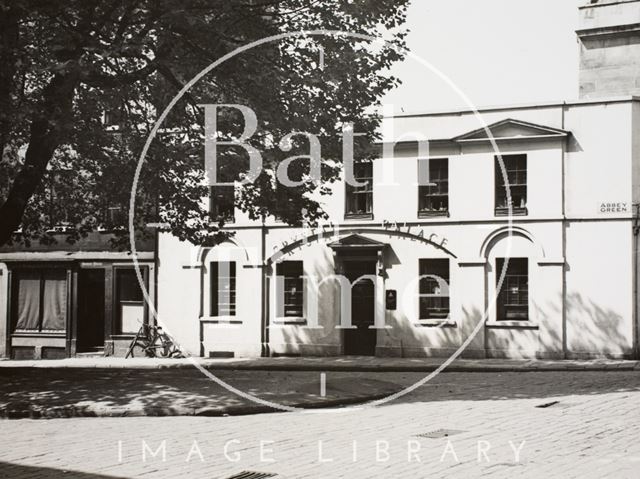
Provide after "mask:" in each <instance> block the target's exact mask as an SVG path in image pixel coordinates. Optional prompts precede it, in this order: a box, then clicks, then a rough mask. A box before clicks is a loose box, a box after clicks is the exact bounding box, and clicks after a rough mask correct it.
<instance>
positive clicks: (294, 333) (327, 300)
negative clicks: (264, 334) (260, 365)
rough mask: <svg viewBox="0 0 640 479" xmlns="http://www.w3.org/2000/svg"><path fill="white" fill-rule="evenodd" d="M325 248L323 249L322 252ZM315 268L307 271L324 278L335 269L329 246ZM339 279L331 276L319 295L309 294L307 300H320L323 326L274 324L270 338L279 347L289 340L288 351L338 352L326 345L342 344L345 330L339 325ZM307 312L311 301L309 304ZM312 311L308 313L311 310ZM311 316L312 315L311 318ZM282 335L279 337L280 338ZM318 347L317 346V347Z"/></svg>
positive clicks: (297, 352)
mask: <svg viewBox="0 0 640 479" xmlns="http://www.w3.org/2000/svg"><path fill="white" fill-rule="evenodd" d="M320 252H321V253H320ZM318 253H320V254H318V255H317V256H314V258H315V261H314V263H313V267H312V269H310V270H308V271H305V274H306V275H308V276H312V277H314V278H315V281H317V282H320V281H322V280H323V279H324V278H328V277H330V276H331V275H333V274H335V273H334V260H333V255H332V253H331V250H330V249H329V248H321V249H320V251H318ZM336 288H337V282H336V281H335V280H327V281H325V282H324V283H322V284H321V285H320V287H319V289H318V290H317V297H316V296H315V295H313V294H307V295H305V296H306V301H307V302H309V301H316V302H317V314H318V324H319V326H320V327H321V329H310V328H305V327H300V326H282V327H278V328H277V329H276V328H274V327H273V326H272V332H271V335H270V342H271V343H273V344H272V346H275V347H277V345H278V343H279V344H280V345H282V344H283V343H284V344H286V353H285V352H284V351H279V350H278V352H279V353H285V354H292V355H295V354H323V352H324V354H336V352H335V351H329V352H326V351H323V349H321V348H323V347H326V346H329V347H333V348H335V347H339V345H340V336H341V332H340V330H338V329H335V326H336V325H337V324H338V322H339V320H340V307H339V301H338V300H337V298H339V293H338V292H337V290H336ZM306 310H307V312H308V311H309V304H307V305H306ZM307 314H308V313H307ZM307 319H309V318H307ZM277 338H279V339H277ZM314 348H315V349H314Z"/></svg>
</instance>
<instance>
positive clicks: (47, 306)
mask: <svg viewBox="0 0 640 479" xmlns="http://www.w3.org/2000/svg"><path fill="white" fill-rule="evenodd" d="M13 278H14V280H13V281H14V282H13V285H14V289H13V292H12V293H13V296H12V297H13V320H14V325H15V330H16V331H64V330H65V329H66V324H67V307H68V305H67V271H66V270H65V269H61V268H51V269H39V270H35V269H34V270H32V269H22V270H14V272H13Z"/></svg>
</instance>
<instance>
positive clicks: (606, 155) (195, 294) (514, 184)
mask: <svg viewBox="0 0 640 479" xmlns="http://www.w3.org/2000/svg"><path fill="white" fill-rule="evenodd" d="M580 15H581V22H582V24H581V28H580V30H579V31H578V37H579V40H580V48H581V55H582V62H581V92H582V93H581V94H582V98H581V99H579V100H575V101H568V102H560V103H549V104H535V105H517V106H510V107H493V108H482V109H479V111H478V112H477V114H476V113H475V112H473V111H446V112H435V113H425V114H420V115H404V116H397V117H394V118H388V119H386V120H385V121H387V122H392V123H393V130H394V137H392V138H385V139H384V141H385V142H397V145H396V148H395V153H394V154H393V155H392V156H387V157H385V156H384V155H381V157H380V158H379V159H377V160H375V161H373V162H372V164H369V165H363V166H359V167H357V168H356V177H357V178H358V179H359V180H360V181H362V182H365V183H366V184H367V186H365V187H360V188H357V189H353V188H351V187H349V186H347V185H345V184H344V183H337V184H335V185H334V187H333V193H332V195H331V196H329V197H325V198H324V199H323V201H324V202H325V207H326V211H327V212H328V213H329V214H330V222H331V225H327V226H326V227H325V228H324V229H322V228H321V229H320V230H315V231H306V230H303V229H296V228H291V227H289V226H287V225H285V224H282V223H278V222H276V221H269V222H267V223H266V224H264V225H261V224H258V223H255V222H251V221H249V220H248V219H247V218H246V217H244V216H243V214H242V213H240V212H239V211H236V212H235V215H234V216H235V221H234V222H233V224H231V225H230V226H229V228H230V229H232V230H234V231H235V232H236V234H235V237H234V238H233V240H231V241H228V242H225V243H223V244H220V245H218V246H216V247H213V248H205V247H200V246H197V245H190V244H187V243H183V242H180V241H178V240H177V239H176V238H174V237H172V236H171V235H170V234H166V233H165V234H161V235H160V238H159V243H158V252H157V254H158V266H157V273H158V277H157V285H158V293H157V309H158V313H159V318H160V321H161V322H162V323H163V324H164V325H165V326H166V327H167V328H168V329H169V331H170V332H171V333H172V334H173V335H174V336H175V337H176V338H177V339H178V341H179V342H180V343H181V344H182V346H183V347H184V348H185V349H186V350H188V351H190V352H191V353H192V354H196V355H202V356H236V357H237V356H259V355H277V354H287V355H343V354H358V355H360V354H364V355H374V354H375V355H381V356H401V357H421V356H447V355H450V354H451V353H452V352H454V351H455V350H457V349H458V348H459V347H460V346H461V345H463V343H464V342H465V341H466V340H467V339H468V338H471V337H472V339H471V340H470V342H469V344H468V345H467V347H466V348H465V351H464V353H463V357H481V358H482V357H513V358H520V357H524V358H592V357H616V358H623V357H624V358H629V357H638V327H637V325H638V319H637V304H638V301H637V286H636V284H637V280H636V278H637V238H638V236H637V234H638V231H637V229H636V228H635V224H636V223H635V220H634V205H635V204H637V203H638V202H639V200H640V197H639V195H640V190H639V187H640V172H639V167H640V98H636V97H634V96H633V95H634V94H640V74H638V70H637V68H635V65H634V62H637V58H638V56H637V55H636V54H635V49H636V48H637V44H638V41H637V40H638V39H639V38H640V33H639V31H638V25H640V2H638V1H637V0H631V1H622V2H620V1H617V2H613V1H598V2H589V3H588V4H585V5H584V6H583V7H581V8H580ZM483 124H486V125H488V129H489V130H490V132H491V134H492V136H493V137H494V139H495V145H494V144H492V142H491V141H490V140H489V138H488V136H487V130H486V129H485V128H483ZM407 132H414V133H415V132H420V133H421V134H423V135H424V136H425V137H426V138H428V140H429V144H430V152H429V157H428V158H424V157H421V156H420V155H419V154H418V148H417V144H416V142H414V141H403V140H402V138H406V136H405V135H404V134H405V133H407ZM399 139H400V141H398V140H399ZM496 145H497V147H498V149H499V154H501V155H502V158H503V161H504V167H505V172H504V174H506V176H507V177H508V179H509V183H510V192H511V207H512V209H511V213H512V214H511V216H509V210H508V209H507V208H506V207H507V203H508V198H507V194H506V189H505V187H504V185H503V183H504V176H503V172H501V168H500V166H499V163H498V159H497V152H496V149H495V148H494V146H496ZM425 169H428V170H429V173H430V181H431V184H432V185H431V186H419V185H418V181H417V178H418V176H419V171H425ZM391 170H392V171H393V175H392V176H393V181H388V180H389V175H388V172H389V171H391ZM505 258H509V261H508V266H506V267H505V266H504V260H505ZM503 268H504V272H505V275H504V280H503V283H504V284H503V287H502V288H501V289H500V291H501V292H500V293H499V294H497V293H496V291H497V286H498V282H499V277H500V276H501V275H500V272H501V271H502V270H503ZM336 274H339V275H344V276H345V277H346V278H348V279H350V280H355V279H356V278H358V277H361V276H362V275H367V276H366V277H365V278H363V279H361V280H360V281H359V282H357V283H356V284H355V285H354V286H353V290H352V301H351V306H345V307H341V304H344V302H341V301H340V297H341V296H340V295H341V291H342V292H344V290H345V286H344V285H343V286H342V289H341V286H340V281H339V280H338V279H336V278H335V277H334V278H331V276H332V275H336ZM425 275H426V276H425ZM431 275H433V276H431ZM277 276H279V277H281V278H282V279H281V280H278V281H277V280H276V279H275V278H276V277H277ZM420 276H423V279H422V280H421V281H418V278H419V277H420ZM436 276H437V277H439V278H442V279H444V280H445V281H446V283H447V285H448V286H449V295H448V297H447V296H446V289H447V288H446V286H445V285H444V284H442V283H441V282H438V281H436V280H435V279H434V278H435V277H436ZM325 278H329V279H327V280H325V281H324V282H323V280H324V279H325ZM279 281H280V282H279ZM347 289H349V288H347ZM347 304H348V303H347ZM341 308H342V310H341ZM349 311H350V312H351V316H352V323H353V325H355V328H353V329H349V328H347V329H345V328H340V327H339V326H340V323H341V321H342V323H343V325H344V323H345V315H347V316H348V314H349ZM372 325H378V326H383V325H384V326H385V327H384V328H377V329H373V328H371V327H370V326H372Z"/></svg>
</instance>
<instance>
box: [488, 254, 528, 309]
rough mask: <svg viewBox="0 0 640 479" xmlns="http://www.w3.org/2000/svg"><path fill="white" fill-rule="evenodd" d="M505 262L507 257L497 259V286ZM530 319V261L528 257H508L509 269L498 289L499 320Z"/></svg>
mask: <svg viewBox="0 0 640 479" xmlns="http://www.w3.org/2000/svg"><path fill="white" fill-rule="evenodd" d="M504 264H505V258H497V259H496V287H498V286H499V282H500V276H501V275H502V271H503V268H504ZM527 319H529V262H528V259H527V258H508V264H507V269H506V272H505V275H504V280H503V282H502V288H500V289H499V291H498V304H497V320H498V321H514V320H527Z"/></svg>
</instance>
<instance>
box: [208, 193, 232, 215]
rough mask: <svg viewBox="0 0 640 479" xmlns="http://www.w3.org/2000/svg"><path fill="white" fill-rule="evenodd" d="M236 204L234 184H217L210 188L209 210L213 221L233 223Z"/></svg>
mask: <svg viewBox="0 0 640 479" xmlns="http://www.w3.org/2000/svg"><path fill="white" fill-rule="evenodd" d="M234 204H235V186H234V185H215V186H211V187H210V189H209V212H210V214H211V219H212V220H213V221H216V222H219V221H221V220H222V221H223V222H225V223H233V221H234V220H235V218H234Z"/></svg>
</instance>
